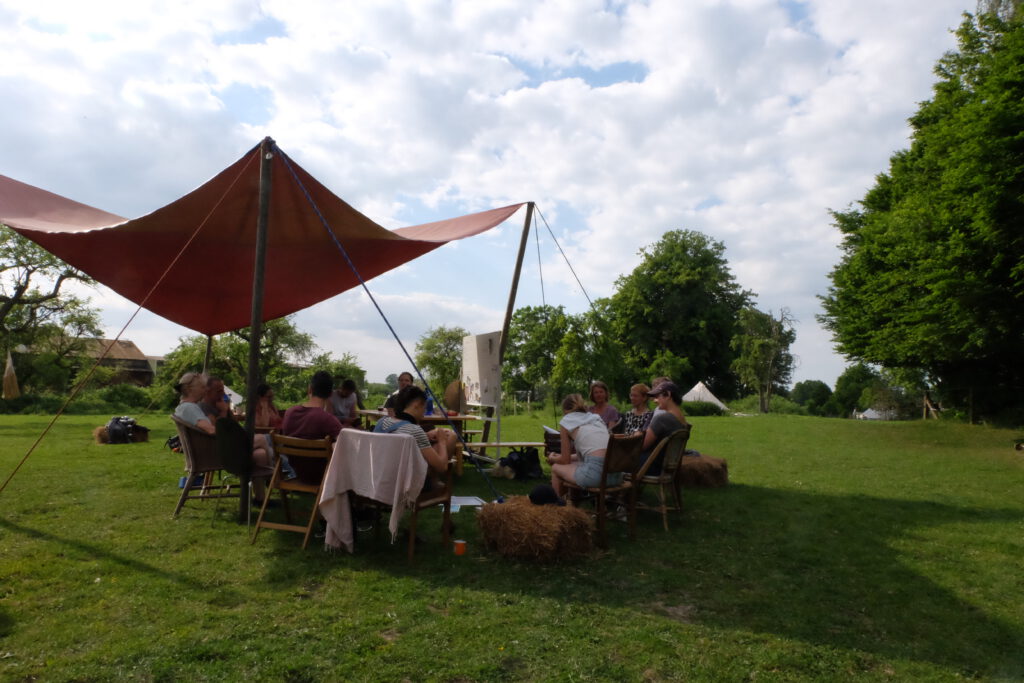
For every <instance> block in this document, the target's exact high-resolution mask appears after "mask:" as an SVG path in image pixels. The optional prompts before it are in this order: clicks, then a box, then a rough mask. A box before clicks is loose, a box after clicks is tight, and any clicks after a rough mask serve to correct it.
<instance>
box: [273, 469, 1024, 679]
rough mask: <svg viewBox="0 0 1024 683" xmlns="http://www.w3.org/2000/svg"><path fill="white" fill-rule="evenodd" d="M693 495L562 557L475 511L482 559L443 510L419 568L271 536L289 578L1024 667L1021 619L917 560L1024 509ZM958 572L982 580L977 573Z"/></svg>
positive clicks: (467, 526)
mask: <svg viewBox="0 0 1024 683" xmlns="http://www.w3.org/2000/svg"><path fill="white" fill-rule="evenodd" d="M503 484H504V482H503ZM462 488H466V487H463V486H460V489H462ZM503 488H506V489H507V488H510V487H508V486H503ZM515 488H517V489H518V488H524V490H528V489H529V486H525V487H518V486H517V487H515ZM462 492H463V491H460V493H462ZM514 492H515V493H522V492H524V491H518V490H516V491H514ZM478 493H481V494H483V492H482V491H481V492H478ZM685 505H686V508H687V510H686V514H685V517H684V518H682V519H681V518H680V517H679V516H678V515H676V516H674V517H672V518H671V519H670V526H671V531H670V532H669V533H665V532H664V531H662V529H661V520H660V518H659V516H658V515H657V514H654V513H646V514H644V513H641V516H640V518H639V522H640V523H639V526H638V537H637V540H636V542H630V541H629V539H628V537H627V535H626V533H625V528H624V525H622V524H613V525H612V528H611V533H610V538H609V541H610V545H611V548H610V550H609V551H608V552H607V553H605V554H602V555H600V556H599V557H595V558H594V559H593V560H591V561H588V562H584V563H579V564H575V565H562V566H561V567H557V566H556V567H554V568H550V569H547V568H539V567H537V566H536V565H530V564H522V563H517V562H511V561H508V560H504V559H502V558H500V557H496V556H493V555H487V554H485V553H484V552H483V551H482V550H481V547H482V543H480V542H479V538H478V532H477V529H476V525H475V522H474V520H473V517H472V516H470V514H466V513H463V514H460V515H457V516H456V522H457V524H459V529H458V531H457V533H456V537H460V538H467V539H470V545H471V548H473V552H472V553H471V554H472V555H473V556H474V557H473V558H472V560H474V561H470V558H453V557H452V555H451V553H450V551H441V550H440V549H439V548H438V546H437V545H435V544H436V542H437V538H438V535H439V532H438V530H437V528H436V527H437V526H439V524H438V522H439V517H438V516H435V515H428V516H426V518H425V519H423V520H422V522H421V527H420V528H421V529H423V530H424V535H425V536H427V537H428V541H429V542H428V543H426V544H424V546H423V548H421V549H420V550H418V551H417V560H416V562H415V563H414V564H413V565H409V564H407V563H406V562H405V559H404V557H405V555H404V545H403V544H402V542H401V536H400V537H399V542H398V543H397V544H396V545H395V546H391V545H390V544H389V543H388V542H387V540H386V539H383V540H382V541H374V540H373V539H372V535H371V537H370V538H369V539H366V540H368V541H369V542H364V539H363V537H362V536H360V537H358V540H357V550H356V553H355V554H354V555H351V556H350V555H348V554H347V553H338V554H335V555H333V556H332V555H328V554H326V553H323V552H322V551H317V550H313V551H311V552H312V553H314V554H311V555H308V556H307V558H306V561H302V562H296V561H295V560H296V558H295V552H296V551H297V545H298V543H299V542H300V541H299V540H298V537H297V535H293V534H283V535H279V537H278V538H277V539H274V540H271V539H270V538H263V537H262V536H261V542H265V543H269V544H271V545H272V546H273V548H274V549H273V550H272V551H271V555H272V557H271V558H268V559H271V566H270V569H269V571H270V573H271V576H269V577H268V578H270V579H271V580H279V581H284V582H285V583H288V582H292V581H294V582H305V581H309V580H312V581H314V582H318V581H319V580H322V579H323V578H324V573H325V572H326V573H330V571H331V568H332V567H334V568H339V569H340V568H342V567H344V568H345V569H349V570H364V569H365V570H374V571H384V572H387V573H389V574H391V575H393V576H396V577H410V578H416V579H419V580H422V581H425V582H427V583H430V584H433V585H435V587H436V588H437V589H444V588H449V587H452V586H455V585H458V586H461V587H464V588H470V589H474V590H481V591H490V592H494V593H501V594H513V595H515V594H523V595H535V596H538V597H545V598H553V599H558V600H562V601H565V602H573V603H579V604H585V605H586V604H595V603H597V604H603V605H606V606H612V607H625V608H631V607H632V608H635V609H636V610H637V611H638V613H641V614H656V615H659V616H662V617H667V618H670V619H675V620H677V621H680V622H683V623H687V624H693V625H705V626H712V627H715V628H722V629H729V630H734V629H735V630H741V631H748V632H761V633H771V634H776V635H778V636H781V637H784V638H791V639H799V640H801V641H805V642H807V643H810V644H814V645H822V646H829V647H836V648H843V649H854V650H858V651H861V652H866V653H873V654H876V655H880V656H886V657H894V658H907V659H914V660H919V661H928V662H932V663H935V664H938V665H941V666H947V667H953V668H955V669H956V670H958V671H960V672H963V673H965V674H968V675H971V674H974V673H977V672H1002V673H1007V672H1012V675H1019V674H1020V673H1021V672H1022V669H1024V657H1022V655H1021V653H1022V652H1024V632H1022V630H1021V628H1020V626H1019V625H1017V624H1013V623H1008V622H1006V621H1003V620H1000V619H998V618H995V617H993V616H990V615H987V614H986V613H985V612H983V611H982V609H981V608H979V607H978V606H976V605H974V604H971V603H970V602H967V601H965V600H964V599H962V598H961V597H958V595H956V594H955V593H954V592H952V591H951V590H950V589H949V588H947V587H945V586H943V585H940V584H939V583H937V582H936V581H935V580H933V579H932V578H930V577H929V576H928V575H926V574H925V573H923V572H922V571H918V570H916V569H915V568H914V567H915V565H921V566H925V565H927V566H931V567H934V568H935V570H936V572H945V573H947V574H948V573H949V566H948V565H949V563H950V562H954V561H955V560H956V555H957V553H959V552H961V550H962V549H961V548H958V547H953V546H951V545H949V542H948V541H939V542H937V543H936V544H935V545H934V546H932V545H928V541H927V540H921V539H920V538H915V536H918V535H919V534H920V532H922V531H923V530H924V529H926V528H927V527H933V526H937V525H945V524H953V523H955V524H964V523H967V524H975V523H976V524H986V523H1005V522H1009V523H1018V522H1020V521H1021V520H1022V519H1024V513H1022V512H1021V511H1020V510H998V509H980V508H968V507H958V506H951V505H943V504H937V503H930V502H914V501H904V500H894V499H882V498H873V497H869V496H861V495H855V496H836V495H823V494H816V493H804V492H800V491H792V490H777V489H770V488H764V487H756V486H742V485H732V486H730V487H729V488H727V489H722V490H716V491H699V492H692V493H690V494H689V495H688V496H687V500H686V503H685ZM285 536H287V537H288V538H284V537H285ZM383 536H385V537H386V536H387V533H386V532H385V533H384V534H383ZM982 538H984V535H982ZM908 539H909V540H908ZM900 544H903V545H904V546H905V547H907V548H909V549H908V550H900ZM307 552H310V551H307ZM974 566H977V565H974ZM1006 570H1009V571H1012V570H1010V569H1009V568H1007V569H1006ZM959 580H960V581H962V583H963V585H965V586H968V587H969V586H971V585H972V579H971V578H970V577H961V578H960V579H959ZM985 580H986V579H984V577H982V578H981V581H982V583H981V584H980V585H982V586H983V587H984V586H985V583H984V581H985ZM982 592H984V588H982Z"/></svg>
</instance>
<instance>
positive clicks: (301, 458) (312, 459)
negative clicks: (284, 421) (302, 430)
mask: <svg viewBox="0 0 1024 683" xmlns="http://www.w3.org/2000/svg"><path fill="white" fill-rule="evenodd" d="M272 436H273V440H274V452H275V453H276V454H277V463H276V464H275V465H274V474H273V475H272V476H271V477H270V483H269V484H268V485H267V493H266V495H265V496H264V497H263V505H262V506H261V507H260V515H259V517H258V518H257V519H256V531H254V532H253V535H252V542H253V543H255V542H256V537H257V536H259V533H260V529H262V528H267V529H277V530H279V531H295V532H298V533H300V534H305V536H304V537H303V540H302V548H303V549H305V548H306V546H307V545H309V538H310V536H312V535H313V526H314V525H315V524H316V518H317V506H318V505H319V503H320V493H321V491H323V487H324V475H325V473H326V472H327V465H328V464H329V463H330V460H331V453H332V451H333V448H334V447H333V444H332V443H331V440H330V439H328V438H324V439H296V438H295V437H291V436H284V435H282V434H273V435H272ZM281 456H287V458H288V462H289V463H290V464H291V466H292V469H294V470H295V474H296V475H297V476H296V477H295V478H294V479H285V478H284V475H283V473H282V471H281ZM275 490H276V491H280V492H281V506H282V507H283V508H284V514H285V520H286V523H281V522H268V521H266V519H265V518H266V514H267V506H268V505H269V503H270V497H271V495H272V494H273V492H274V491H275ZM289 491H292V492H295V493H311V494H313V500H312V510H310V513H309V519H308V520H306V523H305V524H296V523H294V522H292V514H291V509H290V508H289V507H288V492H289Z"/></svg>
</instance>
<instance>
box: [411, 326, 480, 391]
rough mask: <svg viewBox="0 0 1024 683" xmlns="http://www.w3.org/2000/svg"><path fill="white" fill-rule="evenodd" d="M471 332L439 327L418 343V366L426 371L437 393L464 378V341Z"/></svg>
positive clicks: (427, 333)
mask: <svg viewBox="0 0 1024 683" xmlns="http://www.w3.org/2000/svg"><path fill="white" fill-rule="evenodd" d="M467 336H469V332H467V331H466V330H464V329H462V328H461V327H446V326H445V325H438V326H437V327H432V328H431V329H429V330H427V331H426V332H425V333H424V334H423V336H422V337H420V339H419V341H418V342H416V365H418V366H419V367H420V368H421V369H423V370H425V371H426V376H427V381H429V382H430V384H431V386H432V388H433V390H434V391H435V392H440V393H439V394H438V395H441V393H443V392H444V389H445V387H447V386H448V384H450V383H451V382H454V381H455V380H457V379H459V378H460V377H461V376H462V339H463V337H467Z"/></svg>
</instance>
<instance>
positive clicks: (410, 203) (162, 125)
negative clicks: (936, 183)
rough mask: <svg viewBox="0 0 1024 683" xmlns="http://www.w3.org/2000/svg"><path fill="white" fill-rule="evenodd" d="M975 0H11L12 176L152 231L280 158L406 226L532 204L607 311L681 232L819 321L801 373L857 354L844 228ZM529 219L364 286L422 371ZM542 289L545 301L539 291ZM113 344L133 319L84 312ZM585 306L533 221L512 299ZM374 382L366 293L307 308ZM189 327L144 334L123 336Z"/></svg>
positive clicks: (832, 370)
mask: <svg viewBox="0 0 1024 683" xmlns="http://www.w3.org/2000/svg"><path fill="white" fill-rule="evenodd" d="M973 8H974V2H973V0H903V1H902V2H895V3H894V2H890V1H885V2H883V1H882V0H808V1H806V2H802V1H799V0H732V1H728V0H722V1H715V0H646V1H636V2H630V1H616V0H550V1H528V0H520V1H516V2H513V1H501V0H487V1H486V2H484V1H480V0H477V1H472V0H464V1H463V0H454V1H440V0H438V1H430V0H408V1H406V2H403V1H401V0H377V1H375V2H367V3H356V2H338V1H337V0H319V1H318V0H308V1H307V0H263V1H262V2H255V1H251V0H204V1H202V2H198V1H190V0H184V1H181V2H174V3H169V2H162V1H161V2H155V1H150V0H124V1H123V2H115V1H105V0H98V1H97V2H92V3H84V2H80V0H54V1H51V0H32V1H31V2H30V1H28V0H0V27H3V29H4V31H3V33H4V50H3V57H2V59H0V101H2V103H3V104H2V107H0V149H2V154H0V174H3V175H7V176H10V177H13V178H16V179H18V180H21V181H23V182H27V183H30V184H33V185H37V186H39V187H42V188H45V189H47V190H50V191H52V192H56V193H58V194H61V195H64V196H67V197H70V198H72V199H75V200H78V201H81V202H84V203H86V204H91V205H93V206H96V207H99V208H101V209H104V210H107V211H110V212H113V213H116V214H120V215H122V216H128V217H134V216H139V215H142V214H144V213H148V212H149V211H152V210H153V209H156V208H158V207H160V206H163V205H164V204H167V203H169V202H170V201H172V200H173V199H175V198H177V197H178V196H180V195H181V194H184V193H185V192H187V191H189V190H191V189H193V188H194V187H196V186H197V185H200V184H201V183H203V182H204V181H205V180H206V179H208V178H209V177H211V176H212V175H214V174H215V173H217V172H218V171H220V170H221V169H222V168H224V167H225V166H227V165H228V164H230V163H231V162H233V161H234V160H235V159H237V158H238V157H240V156H241V155H242V154H243V153H245V152H246V151H247V150H248V149H249V148H251V147H252V146H253V145H255V144H256V143H257V142H258V141H259V140H260V139H262V138H263V137H264V136H267V135H269V136H271V137H273V138H274V139H275V140H276V141H277V143H278V145H279V146H280V147H281V148H282V149H283V150H284V151H285V152H287V153H288V154H289V155H290V156H291V157H292V158H293V159H294V160H295V161H297V162H298V163H299V164H301V165H303V166H304V167H305V168H306V169H307V170H309V171H310V172H311V173H313V175H315V176H316V177H317V178H319V179H320V180H321V181H322V182H323V183H324V184H325V185H327V186H328V187H329V188H331V189H332V190H333V191H334V192H335V194H337V195H339V196H341V197H343V198H344V199H346V201H348V202H349V203H351V204H352V205H354V206H355V207H356V208H358V209H360V210H361V211H363V212H364V213H366V214H367V215H369V216H370V217H371V218H373V219H375V220H377V221H378V222H380V223H381V224H383V225H385V226H387V227H399V226H402V225H410V224H416V223H422V222H426V221H430V220H435V219H438V218H442V217H447V216H454V215H459V214H462V213H467V212H469V211H475V210H480V209H485V208H491V207H496V206H502V205H506V204H509V203H513V202H520V201H526V200H533V201H535V202H537V205H538V207H539V208H540V210H541V212H542V213H543V215H544V217H545V218H546V219H547V221H548V223H549V224H550V227H551V229H552V231H553V232H554V234H555V236H556V237H557V239H558V241H559V242H560V243H561V245H562V247H563V248H564V249H565V250H566V253H567V254H568V258H569V260H570V261H571V263H572V264H573V266H574V267H575V269H576V272H577V273H578V275H579V276H580V279H581V281H582V283H583V285H584V287H585V288H586V291H587V293H588V294H589V295H590V296H591V297H596V296H606V295H609V294H611V293H612V291H613V288H614V283H615V279H616V278H617V277H618V276H619V275H622V274H623V273H628V272H629V271H630V270H631V269H632V268H633V267H634V266H635V265H636V264H637V262H638V260H639V257H638V255H637V251H638V250H639V249H640V248H641V247H643V246H644V245H648V244H651V243H653V242H655V241H657V239H658V238H659V237H660V236H661V235H662V234H663V233H664V232H665V231H667V230H671V229H676V228H686V229H692V230H699V231H701V232H704V233H707V234H709V235H711V236H712V237H713V238H715V239H716V240H719V241H721V242H723V243H724V244H725V246H726V256H727V258H728V260H729V262H730V264H731V266H732V270H733V273H734V274H735V276H736V278H737V280H738V281H739V283H740V284H741V285H742V286H743V287H744V288H747V289H750V290H753V291H754V292H755V293H756V294H757V304H758V305H759V307H761V308H762V309H766V310H767V309H771V310H773V311H778V310H779V309H780V308H782V307H787V308H789V309H790V310H791V311H792V313H793V314H794V315H795V316H796V318H797V319H798V320H799V324H798V327H797V334H798V336H797V343H796V346H795V349H794V350H795V353H796V354H797V356H798V357H799V367H798V369H797V371H796V373H795V379H796V380H801V379H822V380H825V381H826V382H829V383H832V382H833V381H834V380H835V378H836V376H837V375H838V374H839V373H840V372H842V369H843V367H844V365H845V364H844V362H843V359H842V358H840V357H838V356H836V355H835V354H834V353H833V352H832V346H831V343H830V339H829V336H828V334H827V333H826V332H825V331H824V330H822V329H821V328H820V327H819V326H818V324H817V323H816V321H815V314H817V313H818V312H820V306H819V303H818V300H817V298H816V297H817V295H819V294H822V293H824V292H825V290H826V288H827V285H828V280H827V274H828V272H829V270H830V269H831V267H832V266H833V265H834V264H835V262H836V261H837V259H838V256H839V253H838V250H837V248H836V245H837V243H838V235H837V233H836V231H835V229H834V228H832V227H831V225H830V219H829V215H828V210H829V209H830V208H833V209H838V208H844V207H846V206H847V205H848V204H850V203H851V202H854V201H856V200H857V199H858V198H860V197H862V196H863V194H864V192H865V190H866V189H867V188H868V187H869V186H870V184H871V183H872V180H873V177H874V175H875V174H876V173H878V172H880V171H883V170H884V169H885V168H886V165H887V161H888V158H889V156H890V155H891V154H892V152H894V151H895V150H897V149H900V148H903V147H906V146H907V144H908V143H907V136H908V132H909V131H908V127H907V124H906V119H907V117H908V116H910V115H911V114H912V113H913V112H914V111H915V109H916V108H917V103H918V102H920V101H921V100H923V99H926V98H928V97H929V96H930V87H931V84H932V82H933V80H934V78H933V75H932V67H933V65H934V63H935V61H936V60H937V59H938V58H939V57H940V56H941V55H942V53H943V52H944V51H946V50H948V49H950V48H952V47H953V46H954V39H953V36H952V35H951V34H950V30H951V29H953V28H955V27H956V26H957V24H958V23H959V22H960V19H961V13H962V12H963V11H965V10H973ZM521 229H522V215H521V214H517V215H516V216H514V217H513V218H512V219H511V220H510V221H509V222H508V223H506V225H505V226H503V227H502V228H501V229H500V230H495V231H491V232H490V233H488V234H485V235H483V236H479V237H476V238H472V239H469V240H465V241H463V242H460V243H458V244H451V245H448V246H446V247H443V248H442V249H439V250H437V251H435V252H434V253H432V254H430V255H428V256H426V257H423V258H421V259H420V260H418V261H416V262H414V263H412V264H409V265H407V266H404V267H402V268H400V269H397V270H395V271H392V272H391V273H389V274H387V275H385V276H382V277H380V278H377V279H376V280H373V281H371V283H370V287H371V291H372V292H373V293H374V295H375V296H377V297H378V299H379V301H380V303H381V305H382V306H383V308H384V310H385V312H386V313H387V315H388V316H389V318H390V319H391V320H392V322H394V323H395V325H396V328H397V330H398V333H399V335H400V336H401V338H402V340H403V341H404V342H405V343H406V344H407V345H408V347H409V349H410V351H411V350H412V347H413V346H414V345H415V342H416V340H417V339H418V338H419V336H420V335H421V334H423V333H424V332H425V331H426V330H427V329H428V328H430V327H432V326H436V325H441V324H444V325H460V326H462V327H464V328H466V329H468V330H469V331H470V332H473V333H483V332H490V331H493V330H497V329H499V328H500V325H501V319H502V315H503V313H504V307H505V303H506V298H507V292H508V286H509V283H510V279H511V272H512V267H513V263H514V260H515V250H516V247H517V245H518V239H519V234H520V231H521ZM541 282H543V285H544V287H543V293H542V288H541ZM91 296H92V298H93V301H94V303H96V304H97V305H99V306H101V307H102V309H103V320H104V324H105V325H106V327H107V331H108V334H110V335H111V336H112V335H113V334H116V332H117V330H119V329H120V327H121V326H122V325H123V324H124V322H125V321H126V320H127V319H128V317H129V316H130V315H131V313H132V311H133V310H134V306H133V305H131V304H130V303H129V302H127V301H125V300H124V299H121V298H120V297H118V296H117V295H115V294H113V293H111V292H110V291H109V290H104V289H102V288H100V289H98V290H95V291H93V292H92V293H91ZM542 302H547V303H549V304H556V305H564V306H566V308H567V309H569V310H570V311H573V312H578V311H582V310H584V309H585V308H586V306H587V302H586V298H585V297H584V295H583V293H582V292H581V291H580V290H579V288H578V287H577V285H576V283H575V281H574V279H573V277H572V275H571V273H570V272H569V270H568V269H567V268H566V266H565V263H564V261H563V260H562V258H561V256H560V255H559V253H558V250H557V248H556V246H555V244H554V243H553V241H552V239H551V237H550V235H549V234H548V232H547V228H546V227H545V226H544V224H543V223H541V232H540V234H539V240H538V241H536V242H535V241H533V238H531V243H530V249H529V250H528V251H527V259H526V265H525V268H524V273H523V284H522V286H521V288H520V292H519V298H518V302H517V303H518V305H536V304H540V303H542ZM296 322H297V324H298V325H299V327H300V328H302V329H304V330H306V331H309V332H311V333H312V334H313V335H314V336H315V338H316V341H317V343H318V344H319V345H320V347H321V348H323V349H325V350H329V351H332V352H335V353H342V352H350V353H352V354H354V355H355V356H356V357H357V358H358V360H359V361H360V363H361V364H362V365H363V367H364V368H366V370H367V373H368V377H369V379H371V380H374V381H377V380H382V379H383V378H384V377H385V375H387V374H389V373H390V372H396V371H399V370H403V369H406V368H407V366H408V363H407V362H406V361H405V360H404V359H403V356H402V352H401V350H400V348H399V346H398V344H397V343H396V342H395V341H394V340H393V339H392V338H391V337H390V335H389V333H388V331H387V328H386V327H385V326H384V324H383V323H382V322H381V320H380V318H379V316H378V315H377V313H376V311H375V310H374V309H373V308H372V307H371V305H370V304H369V303H368V301H367V299H366V297H365V294H362V293H360V292H355V291H354V292H349V293H346V294H343V295H341V296H339V297H336V298H334V299H332V300H330V301H327V302H325V303H322V304H320V305H318V306H316V307H314V308H312V309H309V310H307V311H304V312H302V313H299V314H298V316H297V318H296ZM185 334H189V332H188V330H185V329H184V328H181V327H178V326H176V325H173V324H171V323H168V322H167V321H165V320H163V319H161V318H159V317H157V316H154V315H152V314H148V313H144V314H143V315H141V316H140V318H139V319H137V321H136V322H135V324H134V325H133V326H132V327H131V329H129V331H128V332H127V333H126V335H125V337H126V338H128V339H132V340H134V341H135V342H136V343H137V344H139V346H140V347H141V348H142V349H143V351H144V352H146V353H148V354H151V355H157V354H162V353H165V352H167V351H169V350H170V349H172V348H173V347H174V346H175V345H176V343H177V340H178V338H179V337H180V336H181V335H185Z"/></svg>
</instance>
